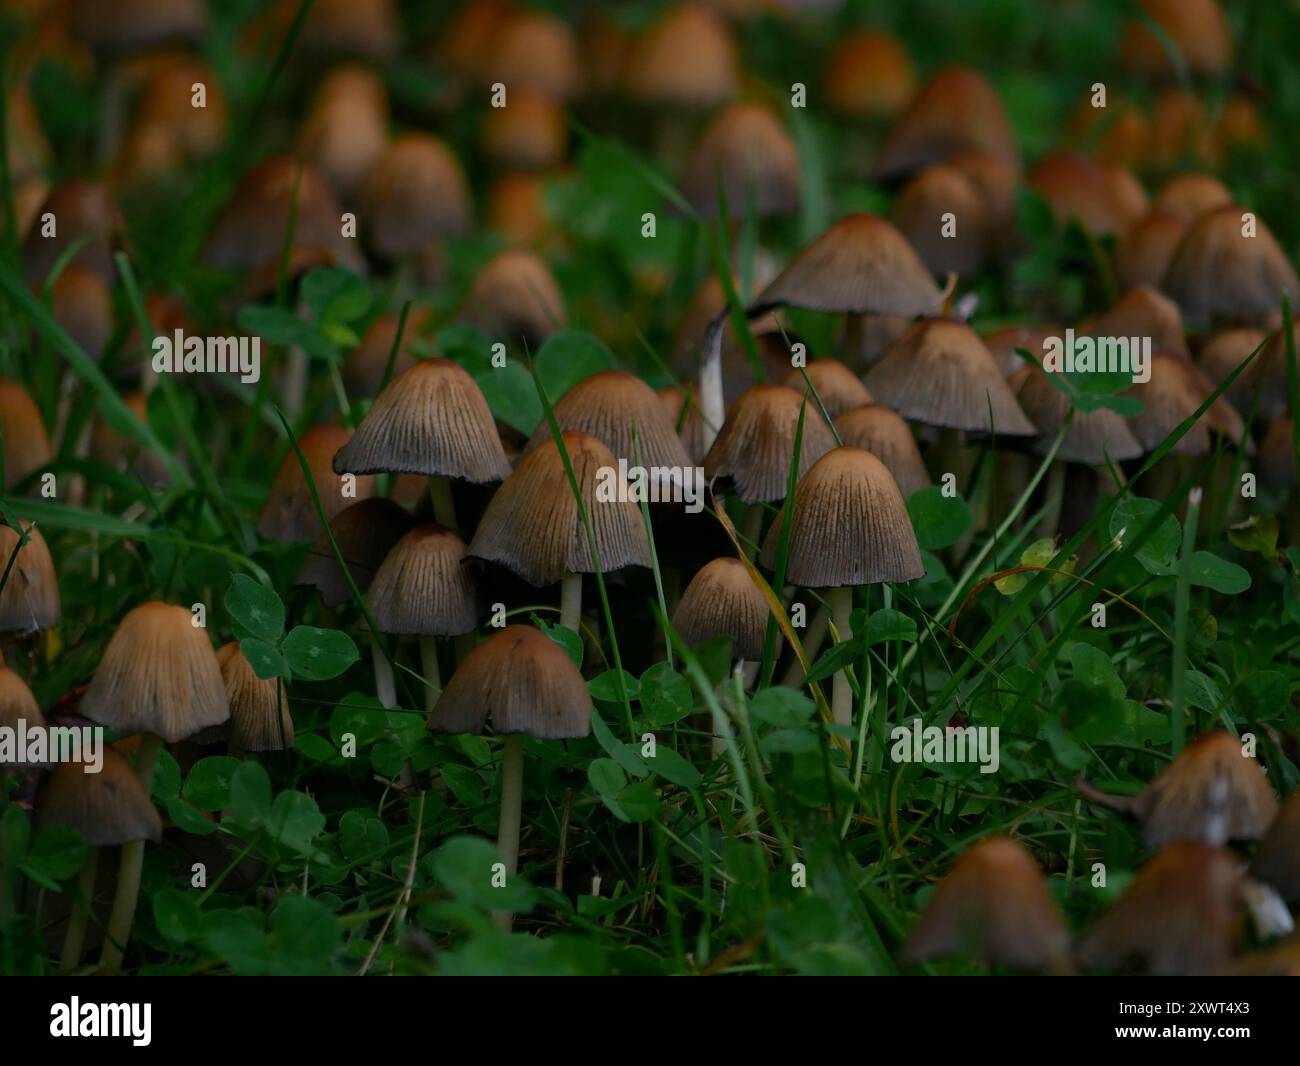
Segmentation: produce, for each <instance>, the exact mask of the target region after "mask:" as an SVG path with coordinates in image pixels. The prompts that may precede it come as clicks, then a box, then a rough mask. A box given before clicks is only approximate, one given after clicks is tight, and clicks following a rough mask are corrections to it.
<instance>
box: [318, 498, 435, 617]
mask: <svg viewBox="0 0 1300 1066" xmlns="http://www.w3.org/2000/svg"><path fill="white" fill-rule="evenodd" d="M414 524H415V519H413V518H412V517H411V515H410V512H408V511H407V510H406V508H405V507H403V506H402V505H401V504H399V503H395V502H394V501H393V500H390V499H387V498H386V497H384V496H371V497H370V499H368V500H358V501H357V502H356V503H354V504H352V505H350V506H348V507H345V508H343V510H341V511H340V512H339V513H338V514H336V515H335V516H334V517H333V518H331V519H330V531H331V532H333V534H334V540H335V541H336V542H337V543H338V546H339V552H340V553H341V554H342V556H343V559H344V561H345V562H346V563H347V567H348V573H350V574H351V575H352V580H353V581H355V582H356V586H357V591H359V592H361V593H363V594H364V593H365V591H366V589H368V588H369V587H370V583H371V582H372V581H373V580H374V578H375V572H376V571H377V570H378V569H379V564H380V563H382V562H383V561H384V557H385V556H387V555H388V553H389V551H390V550H391V549H392V547H393V545H394V544H396V543H397V542H398V541H399V540H401V539H402V537H403V536H404V535H405V534H406V533H407V532H408V531H409V530H410V529H411V527H412V526H413V525H414ZM294 584H296V585H310V586H312V587H313V588H315V589H316V590H317V591H318V592H319V593H320V600H321V603H323V604H324V605H325V606H326V607H337V606H338V605H339V604H341V603H347V602H348V601H349V600H350V599H351V598H352V589H351V588H350V587H349V585H348V582H347V578H346V577H344V575H343V568H342V567H341V566H340V565H339V561H338V559H337V558H335V555H334V549H333V548H332V547H331V546H330V542H329V538H328V537H327V536H326V535H325V534H324V533H323V532H322V533H321V535H320V536H319V537H317V538H316V542H315V543H314V544H313V545H312V546H311V550H310V551H309V552H308V553H307V558H306V559H305V560H304V561H303V564H302V569H301V570H299V571H298V576H297V578H295V579H294Z"/></svg>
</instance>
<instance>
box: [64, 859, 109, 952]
mask: <svg viewBox="0 0 1300 1066" xmlns="http://www.w3.org/2000/svg"><path fill="white" fill-rule="evenodd" d="M98 872H99V848H87V849H86V858H85V859H84V860H83V862H82V864H81V873H79V874H78V875H77V902H76V903H75V904H74V905H73V907H72V913H71V914H70V915H69V916H68V931H67V932H66V933H65V934H64V936H63V952H62V954H61V955H60V956H59V973H71V972H72V971H73V970H75V969H76V968H77V965H78V964H79V963H80V962H81V949H82V947H83V946H84V944H85V942H86V924H87V922H88V921H89V919H90V907H91V904H92V903H93V902H94V898H95V875H96V874H97V873H98Z"/></svg>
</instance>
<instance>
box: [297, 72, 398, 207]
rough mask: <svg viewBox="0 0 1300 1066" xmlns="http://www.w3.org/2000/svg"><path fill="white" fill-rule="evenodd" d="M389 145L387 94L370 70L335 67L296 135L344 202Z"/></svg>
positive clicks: (317, 90)
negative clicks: (300, 130)
mask: <svg viewBox="0 0 1300 1066" xmlns="http://www.w3.org/2000/svg"><path fill="white" fill-rule="evenodd" d="M387 143H388V90H387V89H385V88H384V83H383V81H381V80H380V78H379V76H378V75H377V74H375V73H374V72H373V71H370V70H368V69H366V68H365V67H362V66H359V65H357V64H353V63H345V64H342V65H340V66H337V67H335V68H334V69H333V70H331V71H330V72H329V73H328V74H327V75H325V78H324V80H323V81H322V82H321V83H320V85H319V87H318V88H317V89H316V96H315V99H314V101H313V103H312V109H311V112H310V113H309V114H308V116H307V120H306V122H304V123H303V127H302V132H301V133H300V134H299V136H298V146H299V148H301V150H302V153H303V155H305V156H306V157H307V158H308V159H310V160H311V161H312V163H313V164H315V166H316V167H317V168H319V170H320V172H321V173H322V174H323V175H324V176H325V177H326V178H327V179H328V180H329V182H330V184H332V185H333V186H334V188H335V190H337V192H338V193H339V195H340V196H342V197H344V198H350V197H351V196H352V195H353V194H354V193H355V192H356V191H357V190H358V189H359V188H360V187H361V183H362V181H363V180H364V179H365V176H366V174H367V173H369V172H370V169H371V167H372V166H373V165H374V163H375V161H376V160H377V159H379V157H380V156H381V155H382V154H383V152H384V148H385V146H386V144H387Z"/></svg>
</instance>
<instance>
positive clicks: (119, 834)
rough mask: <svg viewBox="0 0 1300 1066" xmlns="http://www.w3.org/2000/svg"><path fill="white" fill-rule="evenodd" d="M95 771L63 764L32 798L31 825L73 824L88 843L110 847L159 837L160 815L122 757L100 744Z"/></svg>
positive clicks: (73, 763)
mask: <svg viewBox="0 0 1300 1066" xmlns="http://www.w3.org/2000/svg"><path fill="white" fill-rule="evenodd" d="M103 754H104V764H103V766H102V767H101V769H100V772H99V773H97V774H92V773H87V772H86V769H85V767H84V765H83V764H82V763H75V762H69V763H63V764H61V765H60V766H59V767H58V768H57V769H56V770H55V771H54V773H53V774H51V775H50V777H49V780H47V781H46V782H45V784H44V785H43V786H42V788H41V791H40V793H39V794H38V795H37V797H36V806H35V810H34V812H33V814H32V824H33V825H34V826H35V827H36V828H37V829H45V828H48V827H49V826H54V825H59V826H64V827H66V828H68V829H75V830H76V831H77V832H78V833H80V834H81V836H82V839H84V840H85V842H86V847H88V848H112V847H117V846H118V845H120V844H130V843H132V842H133V841H136V840H152V841H154V842H155V843H156V842H157V841H159V840H161V839H162V818H160V817H159V815H158V811H157V810H156V809H155V808H154V805H153V802H152V801H151V800H150V799H149V793H148V792H147V791H146V790H145V787H144V785H143V784H141V783H140V778H139V777H137V776H136V773H135V771H134V770H133V769H132V768H131V764H130V763H129V762H127V760H126V758H125V756H123V755H122V754H121V753H120V752H118V751H117V749H115V748H114V747H113V746H112V745H105V746H104V753H103Z"/></svg>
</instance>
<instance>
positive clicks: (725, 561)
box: [673, 557, 770, 661]
mask: <svg viewBox="0 0 1300 1066" xmlns="http://www.w3.org/2000/svg"><path fill="white" fill-rule="evenodd" d="M769 613H770V611H769V609H768V606H767V601H766V600H765V599H764V598H763V594H762V593H761V592H760V591H759V590H758V586H757V585H755V584H754V579H753V578H752V577H751V576H750V574H749V571H748V570H746V569H745V564H744V563H742V562H741V561H740V560H739V559H732V558H729V557H724V558H721V559H714V560H713V561H712V562H710V563H707V564H705V566H704V567H702V568H701V569H700V570H699V572H698V573H696V575H695V576H694V577H693V578H691V583H690V584H689V585H687V586H686V591H685V592H684V593H682V598H681V602H679V603H678V604H677V610H675V611H674V612H673V628H674V629H676V630H677V631H678V633H680V634H681V636H682V639H683V640H684V641H686V643H687V644H699V643H701V642H703V641H706V640H712V639H713V638H714V637H730V638H731V657H732V658H733V659H749V660H751V661H757V660H759V659H761V658H762V657H763V642H764V640H765V639H766V637H767V620H768V615H769Z"/></svg>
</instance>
